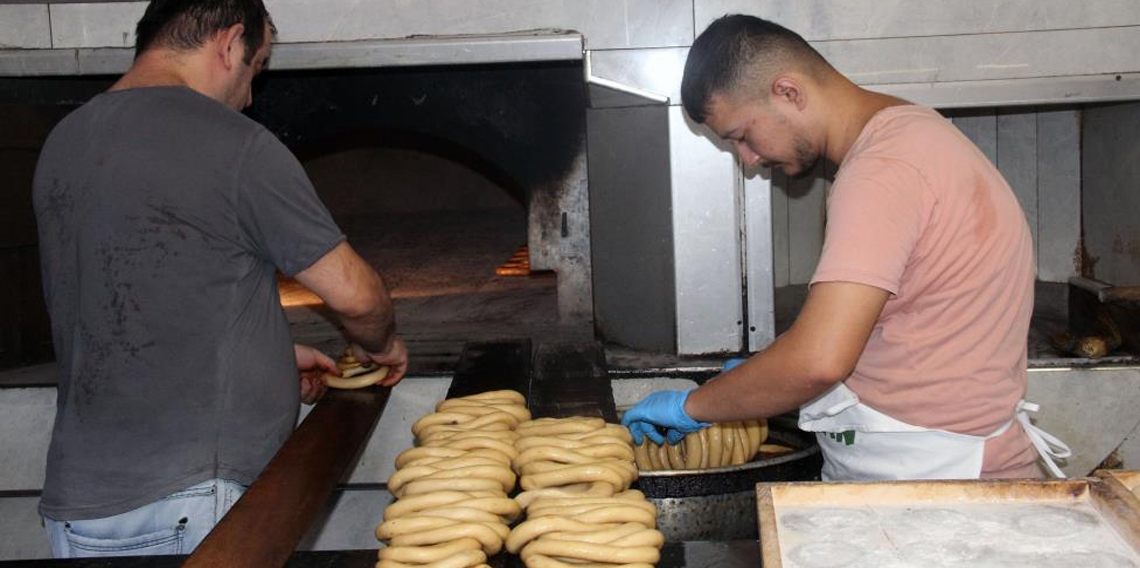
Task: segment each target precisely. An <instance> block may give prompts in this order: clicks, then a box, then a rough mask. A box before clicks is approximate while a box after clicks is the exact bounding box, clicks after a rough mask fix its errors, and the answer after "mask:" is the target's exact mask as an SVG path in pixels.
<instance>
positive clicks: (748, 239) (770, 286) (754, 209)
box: [743, 171, 776, 352]
mask: <svg viewBox="0 0 1140 568" xmlns="http://www.w3.org/2000/svg"><path fill="white" fill-rule="evenodd" d="M771 176H772V173H771V172H770V171H763V172H753V173H751V174H748V173H747V172H746V173H745V176H744V195H743V199H744V271H745V275H746V279H747V280H746V285H747V296H746V303H747V308H748V322H747V323H748V329H747V330H746V334H747V337H748V346H747V347H748V351H753V352H754V351H759V350H761V349H763V348H765V347H767V346H768V344H770V343H772V341H773V340H774V339H775V338H776V312H775V291H776V288H775V282H774V269H775V264H774V258H773V255H774V246H773V234H774V233H773V230H772V181H771Z"/></svg>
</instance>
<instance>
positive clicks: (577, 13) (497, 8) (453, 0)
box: [266, 0, 693, 49]
mask: <svg viewBox="0 0 1140 568" xmlns="http://www.w3.org/2000/svg"><path fill="white" fill-rule="evenodd" d="M266 5H267V7H268V8H269V12H270V13H271V14H273V18H274V20H275V21H276V23H277V27H278V29H280V33H281V37H280V39H281V41H282V42H314V41H346V40H361V39H385V38H405V37H411V36H419V35H434V36H449V35H459V34H463V35H468V34H476V35H482V34H501V33H507V32H517V31H520V30H535V29H541V28H556V29H563V30H575V31H578V32H580V33H581V34H582V35H583V36H585V37H586V38H587V42H588V45H589V47H590V48H592V49H613V48H630V47H652V46H671V45H688V44H689V43H691V42H692V40H693V13H692V0H623V1H621V2H613V1H611V0H531V1H527V2H519V1H518V0H385V1H383V2H359V1H356V0H322V1H320V2H314V1H313V0H267V2H266Z"/></svg>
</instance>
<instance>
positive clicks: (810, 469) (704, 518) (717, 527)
mask: <svg viewBox="0 0 1140 568" xmlns="http://www.w3.org/2000/svg"><path fill="white" fill-rule="evenodd" d="M768 426H769V433H768V441H769V442H775V443H777V444H782V445H785V446H789V447H792V448H795V450H796V451H794V452H792V453H789V454H784V455H781V456H776V457H771V458H767V459H757V460H753V461H751V462H748V463H746V464H742V465H736V466H729V467H719V468H713V469H704V470H665V471H646V472H642V473H640V474H639V477H638V480H637V483H636V485H635V487H636V488H638V489H641V491H642V492H644V493H645V496H646V498H648V499H649V500H650V501H651V502H653V504H654V505H656V506H657V513H658V514H657V525H658V527H657V528H658V529H659V530H660V531H661V532H663V533H665V538H666V539H668V540H670V541H692V540H738V539H755V538H757V534H758V530H757V524H756V484H757V483H759V482H762V481H811V480H817V479H819V470H820V467H822V465H823V458H822V456H821V455H820V453H819V445H817V444H816V440H815V435H814V434H810V433H807V432H803V431H801V430H799V429H798V428H796V426H795V422H794V421H791V420H789V419H786V418H775V419H772V420H769V423H768Z"/></svg>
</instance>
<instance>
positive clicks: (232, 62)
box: [218, 24, 245, 70]
mask: <svg viewBox="0 0 1140 568" xmlns="http://www.w3.org/2000/svg"><path fill="white" fill-rule="evenodd" d="M243 34H245V26H244V25H242V24H234V25H232V26H230V27H228V28H226V29H225V30H222V31H221V32H219V33H218V55H219V56H220V57H221V59H222V64H223V65H225V67H226V69H227V70H228V69H233V68H234V67H235V66H237V65H240V64H241V63H243V59H244V58H245V42H243V41H242V35H243Z"/></svg>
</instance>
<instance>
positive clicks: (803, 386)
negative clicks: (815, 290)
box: [685, 337, 836, 422]
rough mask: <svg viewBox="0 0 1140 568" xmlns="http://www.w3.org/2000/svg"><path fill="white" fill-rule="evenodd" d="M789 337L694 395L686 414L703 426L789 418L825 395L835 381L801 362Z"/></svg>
mask: <svg viewBox="0 0 1140 568" xmlns="http://www.w3.org/2000/svg"><path fill="white" fill-rule="evenodd" d="M789 343H790V342H789V341H788V340H787V339H786V338H783V337H781V338H778V339H777V340H776V341H775V342H774V343H773V344H772V345H771V346H770V347H769V348H768V349H767V350H765V351H763V352H761V353H759V354H757V355H756V356H753V357H752V358H750V359H748V360H747V361H745V362H744V363H742V364H741V365H739V366H737V367H736V368H734V369H732V370H730V371H727V372H725V373H724V374H722V375H720V376H718V377H716V378H715V379H714V380H711V381H709V382H707V383H705V384H704V385H702V386H701V387H700V388H698V389H697V390H695V391H693V392H692V394H690V395H689V400H688V402H687V404H686V405H685V411H686V412H687V413H688V414H689V416H691V417H692V418H693V419H694V420H699V421H701V422H733V421H737V420H753V419H757V418H767V417H770V416H776V415H778V414H783V413H785V412H788V411H790V410H794V409H796V408H798V407H799V406H800V405H801V404H803V403H805V402H807V401H809V400H811V399H813V398H815V397H816V396H819V395H820V394H822V393H823V392H824V391H825V390H827V389H828V388H830V387H831V386H832V385H834V384H835V382H836V381H833V380H832V377H828V376H823V375H824V374H822V373H819V372H818V371H814V370H812V367H811V366H810V363H809V364H808V365H804V364H802V363H800V361H801V360H802V356H801V355H798V354H796V353H795V346H794V345H789Z"/></svg>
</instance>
